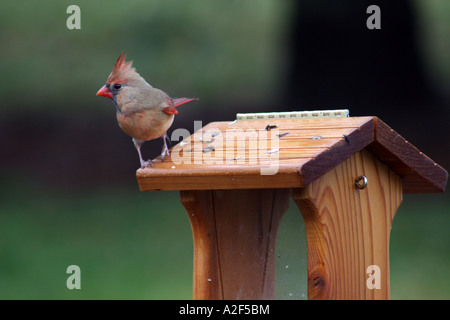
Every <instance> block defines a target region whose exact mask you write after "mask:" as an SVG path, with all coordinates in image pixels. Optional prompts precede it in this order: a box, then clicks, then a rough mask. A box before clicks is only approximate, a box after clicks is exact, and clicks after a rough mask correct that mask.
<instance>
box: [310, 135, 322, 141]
mask: <svg viewBox="0 0 450 320" xmlns="http://www.w3.org/2000/svg"><path fill="white" fill-rule="evenodd" d="M311 139H312V140H319V139H322V136H315V137H312V138H311Z"/></svg>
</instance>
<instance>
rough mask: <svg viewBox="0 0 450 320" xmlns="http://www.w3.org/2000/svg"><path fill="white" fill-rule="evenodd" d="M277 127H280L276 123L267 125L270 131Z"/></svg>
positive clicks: (267, 129)
mask: <svg viewBox="0 0 450 320" xmlns="http://www.w3.org/2000/svg"><path fill="white" fill-rule="evenodd" d="M275 128H278V126H277V125H276V124H275V125H273V126H271V125H270V124H268V125H267V126H266V131H269V130H272V129H275Z"/></svg>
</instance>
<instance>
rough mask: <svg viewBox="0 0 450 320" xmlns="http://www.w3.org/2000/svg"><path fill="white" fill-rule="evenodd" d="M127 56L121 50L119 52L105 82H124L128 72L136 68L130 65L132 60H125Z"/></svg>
mask: <svg viewBox="0 0 450 320" xmlns="http://www.w3.org/2000/svg"><path fill="white" fill-rule="evenodd" d="M126 58H127V55H126V54H123V51H122V52H121V53H120V56H119V58H117V61H116V63H115V64H114V68H113V70H112V71H111V74H110V75H109V77H108V80H107V81H106V82H107V83H116V82H126V81H127V78H128V73H129V72H130V71H131V72H134V71H136V69H134V68H132V67H131V64H132V63H133V61H128V62H125V60H126Z"/></svg>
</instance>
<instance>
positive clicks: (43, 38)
mask: <svg viewBox="0 0 450 320" xmlns="http://www.w3.org/2000/svg"><path fill="white" fill-rule="evenodd" d="M71 4H77V5H78V6H79V7H80V9H81V29H80V30H69V29H68V28H67V27H66V20H67V18H68V17H69V16H70V14H68V13H66V9H67V7H68V6H69V5H71ZM372 4H375V5H378V6H379V7H380V9H381V29H380V30H369V29H368V28H367V27H366V20H367V19H368V17H369V16H370V14H368V13H366V9H367V7H368V6H369V5H372ZM448 12H450V2H449V1H447V0H431V1H430V0H426V1H425V0H416V1H407V0H396V1H356V0H341V1H317V0H315V1H313V0H298V1H294V0H292V1H275V0H260V1H252V0H245V1H225V0H217V1H207V0H198V1H182V0H167V1H163V0H157V1H135V0H132V1H127V2H125V1H114V0H112V1H109V2H108V3H98V2H92V1H76V2H74V1H56V0H53V1H39V2H34V1H20V2H19V1H15V2H12V1H9V2H5V3H4V4H2V8H1V10H0V58H1V59H0V74H1V77H0V98H1V107H0V150H1V157H0V177H1V183H0V189H1V194H0V200H1V202H0V298H2V299H13V298H19V299H54V298H64V299H76V298H85V299H87V298H97V299H104V298H105V299H107V298H122V299H127V298H135V299H141V298H142V299H178V298H187V299H189V298H190V297H191V285H192V280H191V276H192V244H191V235H190V226H189V221H188V219H187V217H186V214H185V213H184V209H183V207H182V206H181V204H179V203H178V202H179V201H178V193H176V192H155V193H141V192H140V191H139V189H138V186H137V182H136V178H135V170H136V169H137V168H138V163H139V162H138V158H137V154H136V151H135V150H134V147H133V144H132V143H131V139H130V138H129V137H128V136H126V135H125V134H124V133H123V132H122V131H121V130H120V128H119V127H118V126H117V123H116V119H115V110H114V107H113V106H112V104H111V103H110V102H109V101H107V99H104V98H100V97H97V96H96V95H95V93H96V92H97V90H98V89H99V88H100V87H101V86H102V85H103V84H104V82H105V80H106V78H107V76H108V75H109V73H110V72H111V69H112V67H113V64H114V62H115V60H116V59H117V57H118V55H119V54H120V52H121V51H122V50H124V52H126V53H127V54H128V57H129V59H131V60H134V66H135V67H136V68H137V71H138V72H139V73H140V74H141V75H142V76H143V77H144V78H145V79H146V80H147V81H148V82H149V83H150V84H152V85H153V86H155V87H158V88H161V89H163V90H164V91H166V92H167V93H169V94H170V95H171V96H174V97H178V96H179V97H182V96H190V97H198V98H200V100H199V101H198V102H196V103H191V104H188V105H185V106H183V107H182V109H180V114H179V116H177V118H176V120H175V122H174V124H173V126H172V128H171V130H174V129H176V128H186V129H188V130H189V131H190V132H193V129H194V126H193V122H194V120H201V121H202V122H203V124H204V125H205V124H207V123H208V122H211V121H228V120H230V121H231V120H233V119H235V114H236V113H238V112H267V111H293V110H296V111H297V110H316V109H335V108H348V109H349V110H350V115H351V116H378V117H379V118H381V119H382V120H383V121H384V122H386V123H387V124H388V125H390V126H391V127H392V128H393V129H395V130H396V131H397V132H399V133H400V134H401V135H403V136H404V137H405V138H406V139H407V140H408V141H410V142H411V143H412V144H413V145H415V146H416V147H417V148H419V149H420V150H421V151H423V152H424V153H425V154H427V155H428V156H429V157H431V158H432V159H433V160H435V161H436V162H437V163H439V164H440V165H441V166H443V167H444V168H446V169H447V170H448V168H450V130H449V124H450V120H449V113H450V90H449V88H450V60H449V59H448V57H449V54H450V21H449V19H448V17H447V15H448ZM171 130H170V131H171ZM170 131H169V133H170ZM161 144H162V141H161V140H156V141H151V142H148V143H146V144H144V147H143V153H144V155H145V157H147V158H151V157H154V156H156V155H158V153H159V151H160V149H161ZM449 214H450V198H449V195H448V192H446V193H444V194H437V195H405V197H404V203H403V204H402V206H401V208H400V210H399V212H398V214H397V216H396V218H395V220H394V226H393V229H392V235H391V292H392V298H394V299H409V298H414V299H427V298H432V299H449V298H450V277H449V276H448V275H447V270H448V266H449V262H450V255H449V252H448V247H449V244H450V236H449V234H448V232H447V230H448V227H449V225H450V215H449ZM286 221H290V222H289V227H288V226H283V228H282V230H283V232H281V233H280V243H281V245H280V247H279V249H278V250H279V251H280V252H283V255H282V254H279V255H278V256H279V257H281V258H280V260H282V262H280V263H279V264H280V267H277V268H279V270H280V272H279V279H280V282H279V283H280V285H279V287H278V289H277V290H278V292H279V293H278V297H280V298H298V299H302V298H305V290H306V288H305V284H306V282H305V281H304V272H305V270H304V269H305V265H306V262H305V259H304V257H302V256H301V255H302V254H304V252H302V254H296V253H295V252H293V250H294V249H292V248H293V244H292V243H291V242H290V241H286V240H284V239H291V238H296V237H297V236H298V234H302V233H303V234H304V230H302V228H304V227H303V225H302V221H301V216H300V215H299V213H298V212H297V211H296V210H295V208H294V207H293V206H291V209H289V211H288V213H287V214H286ZM293 221H295V223H293ZM299 230H300V231H299ZM299 241H303V244H300V245H299V247H295V248H300V249H298V250H299V251H304V244H305V240H304V239H303V238H301V239H299ZM289 248H290V249H289ZM295 250H297V249H295ZM295 250H294V251H295ZM287 252H289V253H287ZM285 253H286V254H285ZM299 256H300V257H299ZM286 261H291V262H286ZM289 263H290V265H296V266H297V268H298V270H297V271H294V270H295V268H287V267H284V266H285V265H288V264H289ZM71 264H77V265H79V266H80V268H81V270H82V289H81V290H78V291H71V290H68V289H67V288H66V285H65V280H66V278H67V276H68V275H67V274H66V273H65V270H66V268H67V266H69V265H71ZM281 264H283V266H281ZM277 270H278V269H277ZM288 270H289V271H288ZM295 272H297V273H295ZM298 274H300V275H298ZM436 275H439V276H441V277H442V278H441V279H440V280H439V281H436ZM298 278H302V279H301V280H299V281H297V280H298ZM292 279H296V280H292ZM292 283H296V285H297V287H289V286H292ZM283 287H286V290H284V289H283ZM287 287H289V288H287ZM288 291H289V292H288Z"/></svg>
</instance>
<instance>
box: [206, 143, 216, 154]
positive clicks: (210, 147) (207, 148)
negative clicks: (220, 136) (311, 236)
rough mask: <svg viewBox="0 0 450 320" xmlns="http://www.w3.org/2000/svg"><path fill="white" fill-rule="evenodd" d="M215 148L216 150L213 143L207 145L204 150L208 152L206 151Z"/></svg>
mask: <svg viewBox="0 0 450 320" xmlns="http://www.w3.org/2000/svg"><path fill="white" fill-rule="evenodd" d="M214 150H216V149H215V148H214V146H213V145H212V144H210V145H209V146H206V147H205V149H203V152H204V153H206V152H211V151H214Z"/></svg>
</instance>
